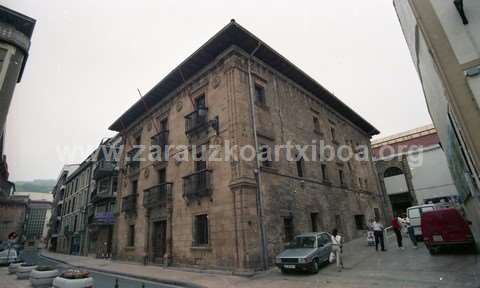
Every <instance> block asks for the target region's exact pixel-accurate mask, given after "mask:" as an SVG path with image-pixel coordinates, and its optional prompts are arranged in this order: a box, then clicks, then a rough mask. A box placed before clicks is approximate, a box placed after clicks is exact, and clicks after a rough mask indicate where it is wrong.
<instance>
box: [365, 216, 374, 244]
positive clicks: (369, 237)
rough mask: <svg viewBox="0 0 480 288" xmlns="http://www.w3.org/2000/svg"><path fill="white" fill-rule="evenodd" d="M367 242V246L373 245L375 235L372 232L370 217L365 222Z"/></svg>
mask: <svg viewBox="0 0 480 288" xmlns="http://www.w3.org/2000/svg"><path fill="white" fill-rule="evenodd" d="M367 244H368V246H375V236H374V234H373V219H370V220H369V221H368V224H367Z"/></svg>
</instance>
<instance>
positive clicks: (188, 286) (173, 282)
mask: <svg viewBox="0 0 480 288" xmlns="http://www.w3.org/2000/svg"><path fill="white" fill-rule="evenodd" d="M40 257H44V258H46V259H49V260H51V261H55V262H59V263H62V264H66V265H69V266H72V267H77V268H80V269H85V270H90V271H94V272H100V273H105V274H111V275H118V276H123V277H129V278H135V279H141V280H146V281H150V282H156V283H159V284H166V285H172V286H178V287H186V288H207V287H206V286H202V285H198V284H193V283H190V282H185V281H178V280H170V279H159V278H154V277H148V276H139V275H136V274H133V273H119V272H115V271H111V270H106V269H99V268H91V267H86V266H81V265H80V266H78V265H72V264H70V263H68V262H66V261H62V260H58V259H56V258H53V257H49V256H46V255H43V254H40Z"/></svg>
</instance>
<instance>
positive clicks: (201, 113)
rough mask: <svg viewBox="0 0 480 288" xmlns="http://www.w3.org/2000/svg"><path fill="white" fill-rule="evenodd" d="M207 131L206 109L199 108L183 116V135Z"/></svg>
mask: <svg viewBox="0 0 480 288" xmlns="http://www.w3.org/2000/svg"><path fill="white" fill-rule="evenodd" d="M207 129H208V108H199V109H198V110H196V111H193V112H192V113H190V114H188V115H187V116H185V133H186V134H187V136H188V135H191V134H195V133H197V132H201V131H205V130H207Z"/></svg>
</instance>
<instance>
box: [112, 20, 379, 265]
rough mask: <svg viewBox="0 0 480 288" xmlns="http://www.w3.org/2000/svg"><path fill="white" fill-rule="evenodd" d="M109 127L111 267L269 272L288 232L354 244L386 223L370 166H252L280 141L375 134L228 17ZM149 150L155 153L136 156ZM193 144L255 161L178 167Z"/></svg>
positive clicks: (338, 141) (355, 140)
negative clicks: (370, 223)
mask: <svg viewBox="0 0 480 288" xmlns="http://www.w3.org/2000/svg"><path fill="white" fill-rule="evenodd" d="M299 112H300V113H299ZM110 129H111V130H114V131H118V132H121V134H122V135H123V136H124V138H123V139H124V141H123V143H124V147H125V148H124V149H123V150H124V153H122V160H121V164H120V167H121V169H120V173H119V180H118V181H119V187H118V196H117V203H119V204H120V205H121V210H120V211H119V214H118V217H117V220H116V221H117V222H116V231H115V239H116V244H115V249H114V253H115V255H114V256H115V257H116V258H117V259H122V260H131V261H139V262H144V263H164V264H170V265H181V266H196V267H203V268H206V267H212V268H217V269H228V270H234V271H236V272H246V271H253V270H258V269H265V268H266V267H267V266H270V265H272V264H273V261H274V258H275V255H276V254H277V253H278V252H279V251H280V250H281V249H283V248H284V245H285V243H286V242H288V241H290V240H291V239H292V237H293V236H294V235H296V234H299V233H302V232H307V231H319V230H328V231H329V230H331V229H333V228H335V227H337V228H339V230H340V231H341V233H342V234H344V235H345V236H346V238H347V239H352V238H354V237H357V236H360V235H362V233H364V231H363V229H365V222H366V219H369V218H372V217H374V216H375V215H377V216H382V214H383V201H384V200H385V199H384V198H383V197H382V196H381V195H380V194H378V193H379V190H378V186H377V183H378V180H377V178H376V173H375V172H374V167H373V164H372V161H371V158H368V160H367V161H356V160H348V161H339V160H338V161H330V162H327V161H324V162H321V161H318V160H319V159H317V158H315V159H314V160H316V161H306V160H305V159H302V158H299V159H297V160H296V161H287V159H286V158H285V157H284V156H281V157H280V159H279V161H268V160H266V159H263V158H262V157H255V156H256V155H257V156H258V155H260V154H261V155H264V154H265V153H269V152H270V151H271V150H273V148H274V145H277V144H285V143H287V142H288V141H291V142H292V143H293V144H311V143H312V141H313V140H324V141H325V142H326V143H328V144H331V145H333V146H335V147H337V146H340V145H342V144H347V145H348V146H349V147H354V148H356V147H358V146H360V145H365V146H366V147H368V149H369V147H370V137H371V136H372V135H375V134H377V133H378V131H377V130H376V129H375V128H374V127H373V126H372V125H370V124H369V123H368V122H367V121H365V120H364V119H363V118H361V117H360V116H359V115H358V114H356V113H355V112H354V111H352V110H351V109H350V108H349V107H347V106H346V105H345V104H344V103H343V102H341V101H340V100H339V99H338V98H336V97H335V96H334V95H333V94H331V93H330V92H329V91H327V90H326V89H325V88H323V87H322V86H321V85H320V84H318V83H317V82H315V81H314V80H313V79H312V78H310V77H309V76H308V75H306V74H305V73H304V72H302V71H301V70H299V69H298V68H297V67H296V66H294V65H293V64H292V63H290V62H289V61H288V60H286V59H285V58H284V57H282V56H281V55H279V54H278V53H277V52H275V51H274V50H273V49H272V48H270V47H269V46H267V45H266V44H265V43H263V42H262V41H261V40H260V39H258V38H257V37H255V36H254V35H252V34H251V33H250V32H248V31H247V30H245V29H244V28H243V27H241V26H240V25H238V24H237V23H236V22H235V21H233V20H232V22H231V23H229V24H228V25H227V26H226V27H224V28H223V29H222V30H221V31H220V32H218V33H217V34H216V35H215V36H213V38H211V39H210V40H209V41H208V42H206V43H205V44H204V45H203V46H201V47H200V49H198V50H197V51H196V52H195V53H194V54H192V55H191V56H190V57H189V58H187V59H186V60H185V61H184V62H182V63H181V64H180V65H179V66H178V67H177V68H175V69H174V70H173V71H172V72H170V74H168V75H167V76H166V77H165V78H164V79H163V80H161V81H160V82H159V83H158V84H157V85H155V87H153V88H152V89H151V90H150V91H149V92H148V93H147V94H146V95H145V96H144V97H143V98H142V99H141V100H139V101H138V102H137V103H135V104H134V105H133V106H132V107H131V108H130V109H128V111H126V112H125V113H124V114H123V115H122V116H121V117H120V118H119V119H118V120H116V121H115V122H114V123H113V124H112V125H111V127H110ZM151 144H153V145H156V146H155V149H154V150H153V152H152V151H149V150H148V149H142V147H143V146H142V145H146V146H150V145H151ZM201 144H215V145H219V146H220V147H221V148H218V150H217V151H219V155H223V156H224V155H226V154H228V153H227V151H228V150H227V148H225V146H224V145H227V144H230V145H231V146H234V145H238V146H239V147H247V146H248V145H250V147H254V148H253V150H254V151H250V152H251V153H250V155H251V156H253V158H254V159H257V160H258V161H255V160H254V159H253V158H251V159H243V158H242V157H239V158H238V159H234V158H233V159H229V160H227V161H224V160H222V161H213V160H211V159H207V160H206V161H203V160H198V161H193V159H191V158H190V159H188V161H182V159H179V158H180V157H179V156H180V154H183V153H184V152H188V153H190V154H194V155H193V156H201V155H199V154H202V153H203V154H206V152H199V151H201V149H200V148H198V147H199V145H201ZM166 145H175V147H173V146H170V147H169V146H166ZM181 145H186V146H181ZM158 147H160V149H157V148H158ZM197 148H198V149H197ZM240 149H241V148H240ZM162 150H163V151H162ZM167 150H168V151H169V153H168V155H165V153H163V152H164V151H167ZM240 152H241V151H240ZM367 152H368V151H367ZM212 154H213V153H212ZM212 154H209V155H212ZM245 154H248V153H245ZM367 154H369V153H367ZM152 155H153V156H158V155H160V156H161V157H156V158H155V159H152V157H151V156H152ZM137 156H139V157H137ZM191 156H192V155H191ZM297 156H298V155H297ZM367 156H368V157H370V156H369V155H367ZM260 160H262V161H260Z"/></svg>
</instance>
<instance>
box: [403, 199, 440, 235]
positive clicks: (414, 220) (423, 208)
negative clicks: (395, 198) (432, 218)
mask: <svg viewBox="0 0 480 288" xmlns="http://www.w3.org/2000/svg"><path fill="white" fill-rule="evenodd" d="M435 207H436V205H435V204H425V205H418V206H412V207H409V208H407V217H408V219H409V221H410V226H411V227H413V233H414V235H415V237H417V240H422V227H421V225H420V221H421V216H422V214H423V213H424V212H427V211H433V210H434V209H435Z"/></svg>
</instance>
